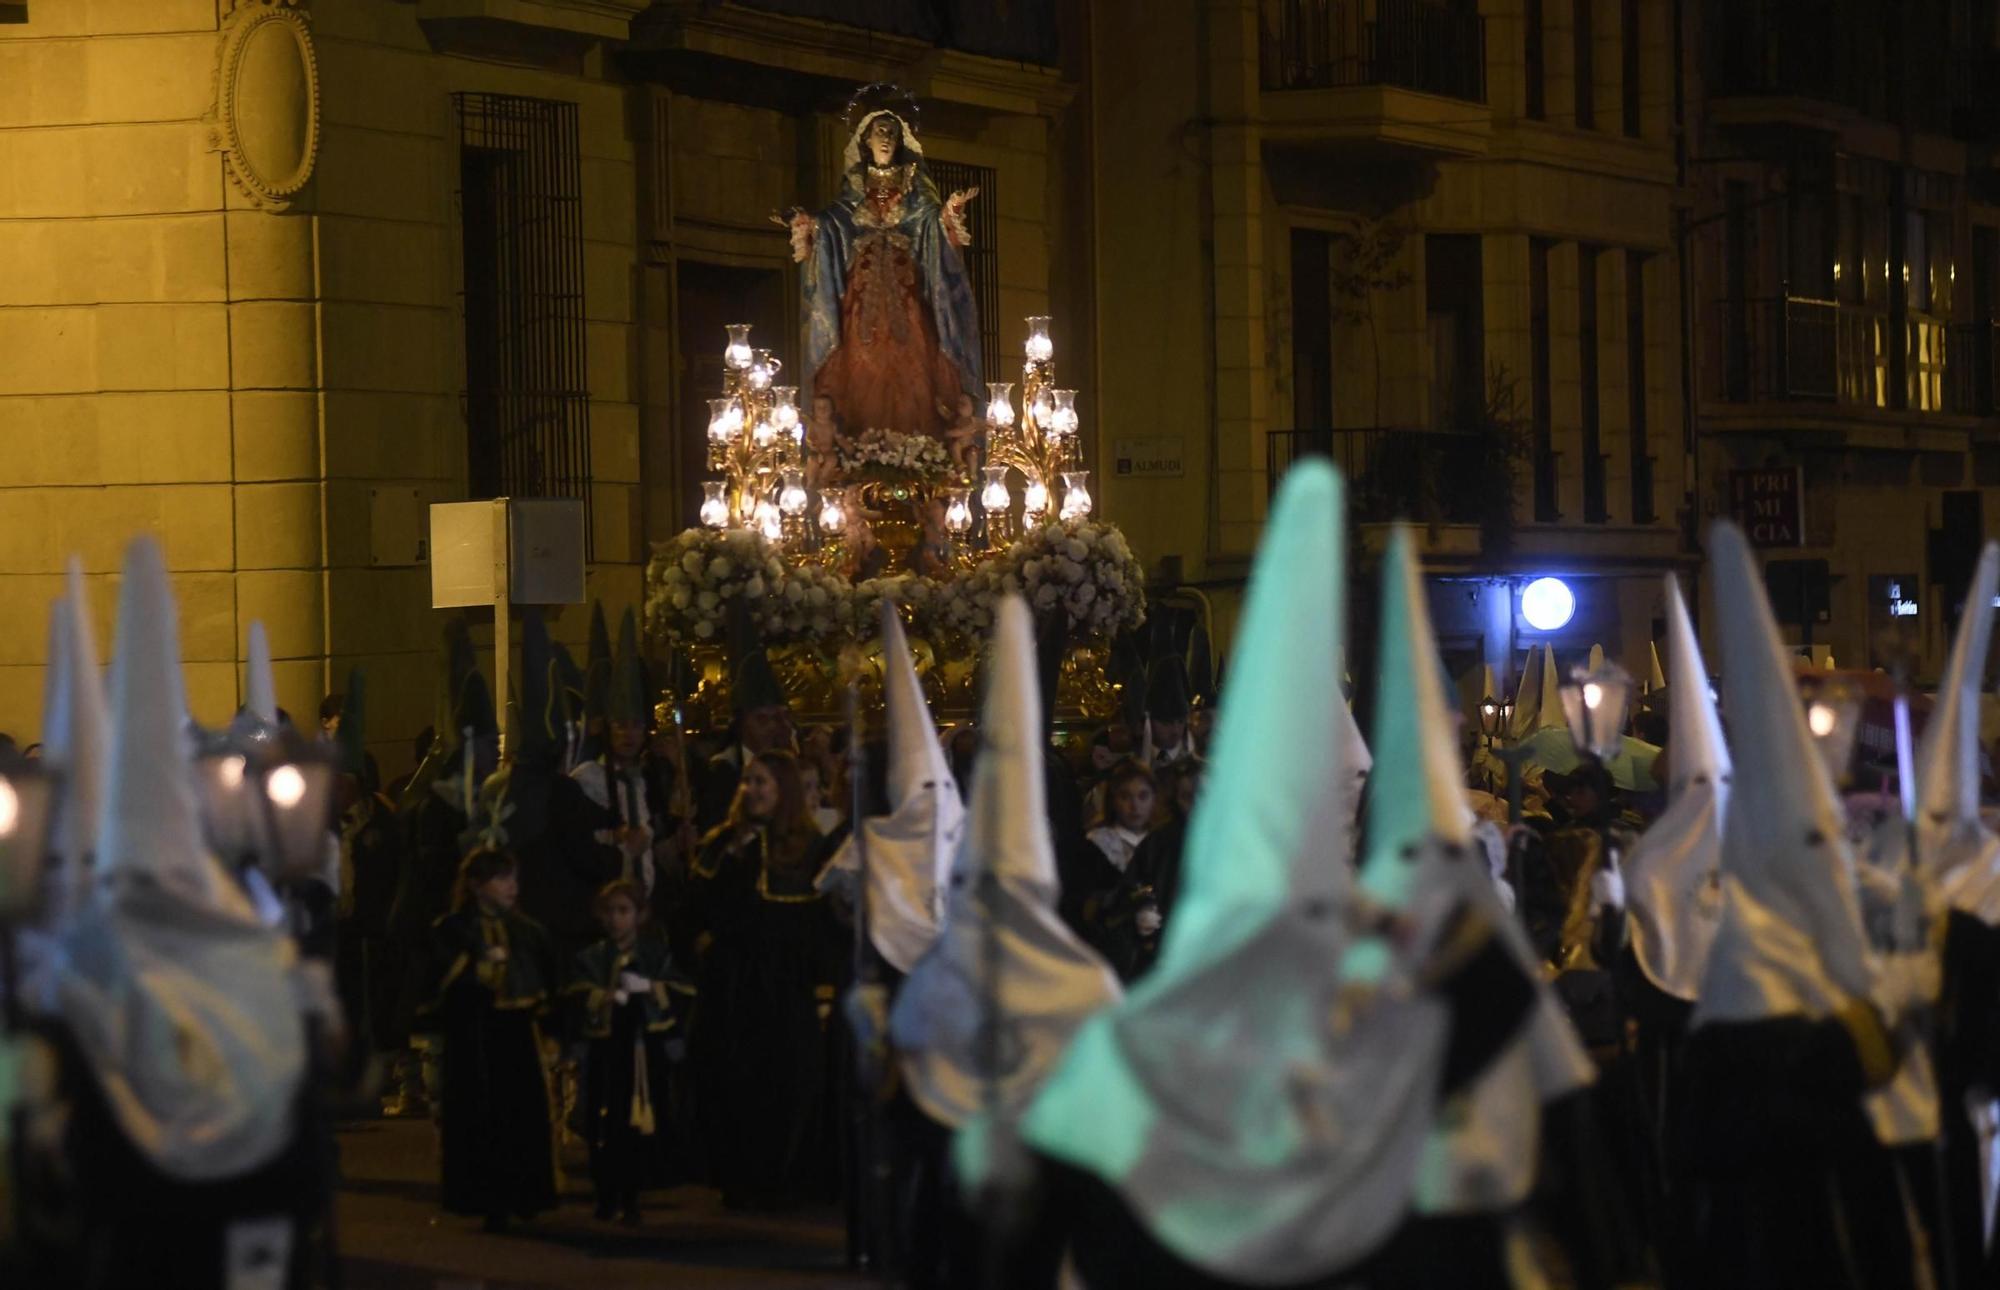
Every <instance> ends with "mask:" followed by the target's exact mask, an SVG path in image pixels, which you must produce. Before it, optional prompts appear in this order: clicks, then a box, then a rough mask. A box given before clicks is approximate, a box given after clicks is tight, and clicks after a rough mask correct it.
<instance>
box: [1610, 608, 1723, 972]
mask: <svg viewBox="0 0 2000 1290" xmlns="http://www.w3.org/2000/svg"><path fill="white" fill-rule="evenodd" d="M1665 581H1666V602H1667V658H1668V661H1669V662H1670V663H1671V664H1672V666H1673V681H1672V683H1671V684H1670V685H1668V686H1667V687H1666V690H1667V704H1668V711H1669V714H1670V724H1669V728H1670V730H1671V731H1672V735H1671V741H1672V742H1671V744H1670V745H1669V747H1670V751H1669V753H1668V763H1669V765H1670V767H1671V769H1672V772H1673V773H1672V782H1671V783H1670V784H1669V785H1668V802H1667V809H1666V810H1665V811H1664V812H1662V813H1661V815H1660V818H1659V819H1657V820H1655V821H1653V825H1652V827H1651V828H1649V829H1647V830H1646V832H1645V833H1644V834H1642V835H1641V836H1640V838H1639V841H1638V843H1637V844H1636V845H1635V846H1633V848H1632V853H1631V854H1630V855H1629V856H1627V857H1626V858H1625V862H1624V864H1623V866H1622V869H1623V872H1624V877H1625V889H1626V891H1627V893H1628V897H1627V898H1628V902H1629V907H1630V909H1631V914H1632V948H1633V952H1634V953H1635V954H1636V955H1637V957H1638V960H1639V967H1640V969H1641V970H1642V971H1644V972H1645V974H1646V978H1647V979H1648V980H1649V981H1651V982H1652V983H1653V985H1654V986H1656V987H1657V988H1658V989H1660V990H1662V991H1664V992H1666V993H1667V994H1670V995H1672V996H1673V997H1674V998H1676V999H1682V1000H1685V1001H1687V1002H1690V1003H1692V1002H1693V1001H1694V999H1695V997H1696V995H1697V994H1698V993H1699V991H1700V987H1701V971H1702V966H1703V964H1704V963H1706V962H1707V960H1708V950H1709V946H1710V944H1711V943H1713V942H1714V940H1715V933H1716V930H1717V929H1718V928H1719V927H1720V926H1721V919H1722V820H1723V818H1724V815H1725V813H1726V811H1727V808H1728V804H1729V785H1730V776H1731V767H1730V762H1729V748H1728V746H1727V745H1726V744H1724V743H1723V740H1722V722H1721V721H1720V720H1719V719H1718V718H1717V717H1716V713H1715V697H1714V695H1713V694H1711V693H1710V691H1709V688H1708V669H1707V667H1706V666H1705V665H1704V664H1703V662H1702V657H1701V645H1700V642H1699V641H1697V640H1696V639H1695V634H1694V624H1693V622H1692V621H1690V619H1689V618H1688V611H1687V602H1686V601H1685V600H1683V599H1682V597H1681V584H1680V582H1679V580H1678V579H1676V578H1675V577H1674V575H1673V574H1671V573H1670V574H1667V575H1666V579H1665ZM1657 657H1658V655H1657V652H1656V653H1655V659H1656V660H1657ZM1655 666H1656V667H1657V661H1656V664H1655Z"/></svg>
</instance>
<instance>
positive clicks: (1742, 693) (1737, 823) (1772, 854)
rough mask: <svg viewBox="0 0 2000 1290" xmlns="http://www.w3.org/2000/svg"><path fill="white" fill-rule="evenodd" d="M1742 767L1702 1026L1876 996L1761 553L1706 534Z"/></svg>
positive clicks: (1842, 831)
mask: <svg viewBox="0 0 2000 1290" xmlns="http://www.w3.org/2000/svg"><path fill="white" fill-rule="evenodd" d="M1709 553H1710V556H1711V559H1712V561H1713V567H1714V569H1715V594H1716V602H1717V603H1718V604H1722V605H1727V606H1729V611H1728V612H1727V613H1724V614H1722V615H1720V618H1721V628H1722V684H1723V699H1724V704H1725V710H1726V711H1727V712H1728V714H1729V731H1730V743H1731V749H1730V751H1731V752H1732V753H1733V755H1734V762H1735V774H1734V779H1733V782H1732V787H1731V791H1730V799H1729V811H1728V814H1727V815H1726V817H1725V818H1724V820H1723V827H1722V893H1723V912H1722V927H1721V929H1720V930H1719V931H1718V932H1717V934H1716V938H1715V943H1714V945H1713V946H1712V947H1711V948H1710V951H1709V956H1708V965H1707V967H1706V969H1705V970H1704V972H1703V976H1702V983H1701V996H1700V999H1699V1000H1698V1002H1697V1003H1696V1005H1695V1010H1694V1019H1693V1024H1694V1025H1696V1026H1700V1025H1702V1024H1704V1023H1707V1022H1711V1021H1758V1020H1762V1019H1765V1018H1768V1017H1783V1016H1799V1015H1803V1016H1808V1017H1824V1016H1827V1015H1829V1014H1830V1013H1831V1012H1833V1011H1834V1009H1836V1008H1838V1007H1839V1006H1840V1005H1841V1004H1842V1003H1843V1002H1844V1001H1845V1000H1847V999H1851V998H1867V997H1869V996H1870V995H1871V993H1872V992H1873V990H1874V987H1875V985H1876V977H1877V967H1876V963H1875V958H1874V955H1873V954H1872V953H1871V952H1870V950H1869V947H1868V944H1867V939H1866V937H1865V935H1864V934H1863V931H1862V925H1861V913H1860V905H1859V892H1858V890H1857V887H1856V880H1855V872H1854V857H1853V855H1852V854H1851V853H1850V852H1849V850H1848V846H1847V839H1846V822H1845V819H1844V817H1843V815H1842V813H1841V810H1840V807H1839V804H1838V802H1837V800H1836V799H1835V796H1834V789H1833V781H1832V779H1831V778H1830V777H1829V776H1828V773H1827V770H1826V765H1825V763H1824V761H1823V760H1822V759H1821V757H1820V755H1819V752H1818V750H1817V749H1815V748H1814V746H1813V739H1812V735H1811V733H1810V732H1809V731H1808V730H1807V728H1806V718H1805V711H1804V707H1803V705H1802V704H1801V703H1800V700H1799V691H1798V682H1797V680H1796V679H1795V678H1794V677H1793V674H1792V668H1791V663H1790V660H1789V659H1788V658H1787V657H1786V654H1785V651H1784V647H1783V646H1782V645H1781V644H1780V642H1779V637H1778V626H1777V623H1776V621H1775V620H1774V619H1773V617H1772V614H1771V605H1770V602H1769V601H1768V600H1767V599H1766V598H1765V593H1764V585H1763V579H1762V577H1761V576H1760V574H1759V571H1758V568H1757V563H1756V560H1755V557H1753V556H1752V555H1751V552H1750V548H1749V545H1748V544H1747V543H1746V542H1745V541H1744V538H1743V534H1742V532H1741V531H1740V530H1739V529H1737V527H1736V526H1735V525H1733V524H1729V523H1718V524H1716V525H1715V526H1714V527H1713V528H1712V529H1711V530H1710V532H1709Z"/></svg>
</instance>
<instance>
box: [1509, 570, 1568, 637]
mask: <svg viewBox="0 0 2000 1290" xmlns="http://www.w3.org/2000/svg"><path fill="white" fill-rule="evenodd" d="M1521 617H1522V618H1523V619H1525V620H1526V622H1527V624H1528V626H1530V627H1532V628H1534V629H1535V630H1536V631H1538V632H1553V631H1559V630H1561V629H1562V628H1564V627H1566V626H1568V625H1569V620H1570V619H1572V618H1574V617H1576V593H1575V592H1573V591H1571V590H1570V589H1569V584H1568V583H1566V582H1564V581H1563V580H1562V579H1561V578H1537V579H1535V580H1534V581H1533V582H1531V583H1529V584H1528V585H1527V586H1525V587H1523V588H1521Z"/></svg>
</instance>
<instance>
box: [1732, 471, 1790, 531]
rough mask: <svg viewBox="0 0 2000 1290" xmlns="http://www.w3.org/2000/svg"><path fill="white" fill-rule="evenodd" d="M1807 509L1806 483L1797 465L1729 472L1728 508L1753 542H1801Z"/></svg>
mask: <svg viewBox="0 0 2000 1290" xmlns="http://www.w3.org/2000/svg"><path fill="white" fill-rule="evenodd" d="M1805 509H1806V507H1805V486H1804V481H1803V480H1802V479H1801V478H1800V473H1799V468H1798V467H1797V466H1781V467H1767V468H1765V469H1761V470H1732V471H1730V472H1729V510H1730V513H1731V514H1732V515H1734V516H1735V517H1736V522H1737V523H1738V524H1739V525H1741V526H1742V528H1743V532H1744V533H1745V534H1747V535H1748V536H1749V538H1750V544H1751V545H1752V546H1758V547H1777V546H1799V545H1801V544H1802V543H1803V542H1804V540H1805V539H1804V533H1805Z"/></svg>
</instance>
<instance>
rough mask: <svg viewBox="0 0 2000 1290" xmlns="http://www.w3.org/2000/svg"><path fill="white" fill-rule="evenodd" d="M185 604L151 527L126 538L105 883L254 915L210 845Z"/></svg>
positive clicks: (103, 831) (104, 830) (101, 820)
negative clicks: (187, 667)
mask: <svg viewBox="0 0 2000 1290" xmlns="http://www.w3.org/2000/svg"><path fill="white" fill-rule="evenodd" d="M187 712H188V705H187V691H186V689H185V687H184V685H183V682H182V679H181V660H180V639H179V614H178V612H177V611H176V608H175V605H174V597H173V591H172V589H171V587H170V586H169V584H168V581H167V567H166V561H165V560H164V559H163V558H162V556H161V554H160V547H159V544H158V543H157V542H155V541H154V540H153V539H152V538H150V537H141V538H137V539H134V541H133V542H132V545H131V546H129V547H128V548H126V552H125V570H124V580H123V584H122V585H121V587H120V588H119V595H118V648H117V653H116V656H115V658H114V660H113V662H112V665H111V719H112V739H111V758H110V762H109V766H108V773H107V775H106V779H105V785H104V798H103V801H102V803H101V804H100V807H99V812H98V823H97V842H98V848H97V870H98V874H99V878H100V880H101V881H103V882H105V883H113V884H137V885H154V886H158V887H161V888H164V889H166V890H167V891H168V892H170V893H172V894H173V895H174V896H175V897H176V898H177V899H179V900H180V901H182V902H184V903H185V904H188V905H190V906H194V907H197V908H200V909H203V910H207V911H210V912H212V913H215V914H219V915H222V916H224V917H230V918H241V919H244V920H246V921H250V922H255V920H256V915H255V914H254V913H253V912H252V911H251V908H250V905H249V902H248V901H247V900H246V899H245V898H244V896H243V894H242V890H241V888H239V887H238V886H237V884H236V882H235V881H234V880H233V879H231V878H230V876H229V875H228V874H227V873H225V872H224V871H223V868H222V866H221V865H220V864H218V863H217V862H216V860H215V858H214V856H213V855H211V854H210V852H209V848H208V841H207V838H206V837H205V836H204V834H203V831H202V823H201V813H200V809H199V806H198V804H197V801H196V794H195V786H194V771H193V767H192V766H191V765H190V764H189V761H188V745H187V739H186V735H185V730H184V725H185V722H186V720H187Z"/></svg>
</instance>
